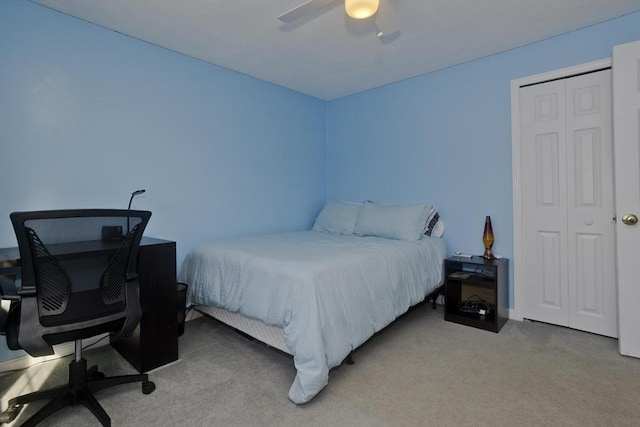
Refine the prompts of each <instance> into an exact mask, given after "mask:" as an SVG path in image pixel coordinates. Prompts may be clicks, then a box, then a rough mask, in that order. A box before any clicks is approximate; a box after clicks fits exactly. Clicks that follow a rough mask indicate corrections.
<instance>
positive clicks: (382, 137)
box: [327, 13, 640, 307]
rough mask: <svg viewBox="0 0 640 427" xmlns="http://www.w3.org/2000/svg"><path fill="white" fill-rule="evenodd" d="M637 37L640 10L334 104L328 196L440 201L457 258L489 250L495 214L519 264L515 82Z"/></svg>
mask: <svg viewBox="0 0 640 427" xmlns="http://www.w3.org/2000/svg"><path fill="white" fill-rule="evenodd" d="M638 39H640V14H638V13H635V14H631V15H626V16H624V17H621V18H618V19H615V20H612V21H609V22H606V23H603V24H600V25H595V26H592V27H589V28H585V29H582V30H579V31H574V32H572V33H568V34H565V35H562V36H559V37H555V38H552V39H548V40H545V41H542V42H539V43H535V44H531V45H528V46H525V47H523V48H519V49H514V50H511V51H508V52H504V53H501V54H497V55H493V56H489V57H486V58H482V59H479V60H476V61H471V62H468V63H465V64H461V65H458V66H455V67H450V68H447V69H444V70H441V71H438V72H433V73H429V74H425V75H422V76H419V77H415V78H412V79H409V80H405V81H401V82H398V83H395V84H392V85H388V86H385V87H382V88H379V89H376V90H372V91H368V92H363V93H361V94H357V95H353V96H349V97H344V98H341V99H338V100H335V101H332V102H330V103H328V106H327V158H328V175H327V176H328V193H327V194H328V198H329V199H343V200H353V201H358V200H365V199H371V200H375V201H378V202H381V203H389V204H391V203H397V204H402V203H416V202H426V203H431V204H433V205H434V206H435V207H436V208H437V209H438V211H439V212H440V213H441V216H442V218H443V222H444V223H445V226H446V231H445V236H444V237H445V238H446V241H447V246H448V249H449V253H450V254H452V253H453V252H455V251H461V252H466V253H474V254H481V253H482V252H483V251H484V246H483V244H482V231H483V226H484V219H485V216H486V215H491V219H492V225H493V231H494V234H495V238H496V241H495V244H494V247H493V249H494V252H495V253H496V254H499V255H502V256H505V257H508V258H512V255H513V241H512V240H513V197H512V171H511V92H510V83H511V80H513V79H518V78H521V77H526V76H530V75H534V74H538V73H542V72H546V71H550V70H554V69H559V68H564V67H568V66H572V65H577V64H581V63H585V62H590V61H595V60H599V59H604V58H608V57H611V54H612V47H613V46H614V45H617V44H621V43H626V42H629V41H633V40H638ZM511 276H512V280H511V284H512V283H513V274H511ZM511 288H512V286H511ZM510 299H511V306H512V307H513V295H510Z"/></svg>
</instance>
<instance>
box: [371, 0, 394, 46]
mask: <svg viewBox="0 0 640 427" xmlns="http://www.w3.org/2000/svg"><path fill="white" fill-rule="evenodd" d="M376 26H377V27H378V37H382V36H385V37H386V36H390V35H392V34H394V33H396V32H398V24H397V23H396V17H395V14H394V13H393V9H392V8H391V6H390V5H389V2H388V1H387V0H380V5H379V6H378V12H376Z"/></svg>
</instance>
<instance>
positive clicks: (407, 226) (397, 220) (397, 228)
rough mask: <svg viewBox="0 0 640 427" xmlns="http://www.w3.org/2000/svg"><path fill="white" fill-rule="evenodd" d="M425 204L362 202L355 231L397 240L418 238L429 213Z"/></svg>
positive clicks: (362, 234) (361, 234) (360, 233)
mask: <svg viewBox="0 0 640 427" xmlns="http://www.w3.org/2000/svg"><path fill="white" fill-rule="evenodd" d="M429 208H430V207H429V206H427V205H406V206H382V205H378V204H376V203H363V204H362V208H361V209H360V216H359V217H358V222H357V223H356V228H355V233H356V234H358V235H360V236H377V237H386V238H388V239H397V240H409V241H412V240H418V239H419V238H420V236H421V235H422V233H423V231H424V224H425V221H426V219H427V215H428V213H429Z"/></svg>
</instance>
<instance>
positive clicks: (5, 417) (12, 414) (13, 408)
mask: <svg viewBox="0 0 640 427" xmlns="http://www.w3.org/2000/svg"><path fill="white" fill-rule="evenodd" d="M21 410H22V405H9V407H8V408H7V409H5V410H4V411H3V412H0V424H9V423H10V422H11V421H13V420H15V419H16V417H17V416H18V414H19V413H20V411H21Z"/></svg>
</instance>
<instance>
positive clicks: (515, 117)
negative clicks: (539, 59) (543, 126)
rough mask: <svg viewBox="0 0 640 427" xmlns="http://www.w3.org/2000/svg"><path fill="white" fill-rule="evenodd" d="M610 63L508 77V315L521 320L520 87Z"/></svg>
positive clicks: (604, 66) (609, 59)
mask: <svg viewBox="0 0 640 427" xmlns="http://www.w3.org/2000/svg"><path fill="white" fill-rule="evenodd" d="M610 67H611V58H606V59H601V60H598V61H593V62H588V63H585V64H580V65H575V66H571V67H567V68H562V69H559V70H553V71H549V72H546V73H541V74H536V75H533V76H527V77H523V78H520V79H515V80H511V166H512V172H511V175H512V179H513V183H512V185H513V190H512V191H513V260H512V263H511V265H512V267H513V287H512V289H513V308H512V309H511V310H509V318H510V319H514V320H523V307H524V301H523V300H522V294H523V285H522V283H524V280H523V274H524V269H523V268H522V265H521V263H520V260H521V259H522V253H523V248H522V246H523V240H522V193H521V185H522V183H521V180H520V87H522V86H526V85H531V84H536V83H543V82H546V81H550V80H556V79H561V78H566V77H571V76H574V75H577V74H584V73H590V72H593V71H598V70H601V69H603V68H610Z"/></svg>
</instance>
